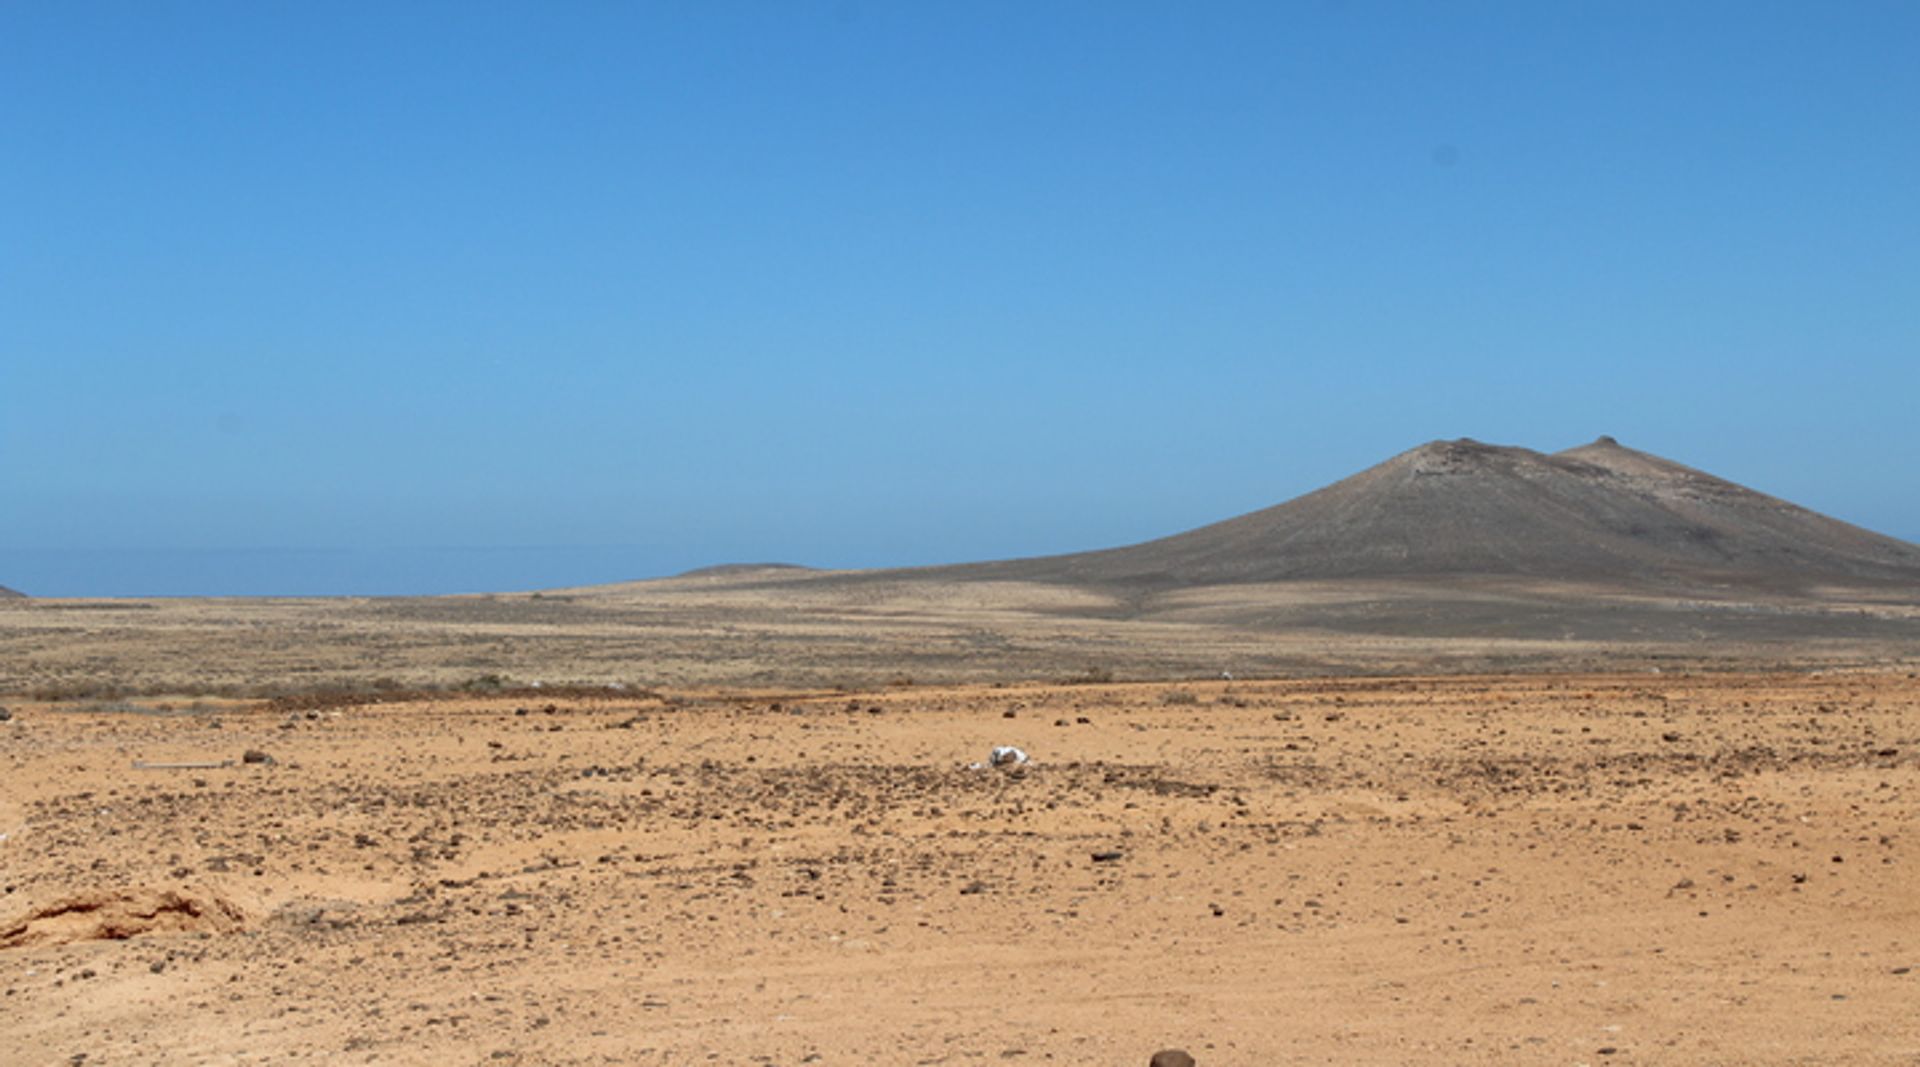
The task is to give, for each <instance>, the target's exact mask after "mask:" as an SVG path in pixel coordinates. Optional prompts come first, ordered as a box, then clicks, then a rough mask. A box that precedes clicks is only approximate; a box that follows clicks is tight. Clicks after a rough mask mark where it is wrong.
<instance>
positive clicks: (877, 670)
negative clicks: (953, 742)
mask: <svg viewBox="0 0 1920 1067" xmlns="http://www.w3.org/2000/svg"><path fill="white" fill-rule="evenodd" d="M1866 665H1878V666H1888V665H1896V666H1902V667H1920V587H1911V586H1887V587H1884V588H1880V589H1840V588H1825V589H1818V590H1814V591H1811V592H1807V593H1801V594H1793V595H1789V594H1781V593H1767V592H1751V591H1748V592H1741V591H1729V590H1721V591H1719V592H1715V593H1710V594H1709V593H1701V592H1686V593H1657V592H1649V591H1646V590H1641V589H1627V588H1618V587H1610V586H1603V585H1592V584H1589V585H1581V584H1578V583H1568V582H1545V581H1538V580H1531V579H1515V578H1505V579H1485V578H1482V579H1462V580H1456V581H1436V580H1425V581H1418V582H1416V581H1399V580H1368V581H1359V580H1346V581H1340V582H1298V581H1297V582H1284V583H1267V584H1251V585H1230V586H1214V587H1205V588H1195V589H1176V590H1166V591H1161V592H1157V593H1150V592H1143V591H1139V590H1127V589H1113V588H1103V587H1085V586H1081V587H1075V586H1065V585H1055V584H1048V583H1044V582H1024V581H942V580H933V579H930V578H925V577H916V576H913V575H911V574H906V573H870V572H868V573H863V572H843V573H832V572H814V571H798V572H791V573H790V572H784V571H760V572H755V571H746V572H734V573H725V574H719V575H711V576H701V577H688V578H681V579H674V580H667V581H652V582H638V583H633V584H630V585H624V586H603V587H595V588H587V589H577V590H558V591H551V592H546V593H517V594H490V595H476V596H465V597H410V598H409V597H393V598H362V597H330V598H314V599H304V600H303V599H278V600H276V599H259V598H253V599H249V598H234V599H178V600H170V599H145V600H141V599H121V600H38V599H36V600H0V695H4V694H8V693H13V694H39V695H43V696H68V697H112V696H115V695H118V694H121V693H136V694H157V695H174V696H193V695H208V694H212V695H248V696H258V695H275V694H281V693H290V692H307V691H314V690H329V689H350V690H369V689H372V688H375V687H389V688H418V687H459V686H471V685H473V684H475V683H484V684H492V683H494V682H496V681H498V680H501V679H505V680H507V681H510V682H520V683H528V682H534V681H539V682H543V683H545V684H549V685H552V684H566V683H574V682H585V683H591V684H596V685H604V684H608V683H622V684H627V685H639V686H658V685H670V686H701V687H712V686H763V687H764V686H787V685H816V686H847V687H853V688H858V687H868V686H877V685H885V684H887V683H889V682H893V681H898V680H900V679H903V678H906V679H911V680H913V681H915V682H919V683H922V684H926V683H951V682H1004V681H1016V680H1026V681H1064V680H1079V679H1087V678H1107V679H1115V680H1122V681H1124V680H1160V679H1167V678H1180V677H1205V678H1210V677H1218V676H1219V675H1220V673H1221V672H1222V671H1230V672H1232V673H1234V674H1236V675H1241V676H1248V675H1265V676H1273V675H1283V674H1315V675H1324V674H1381V673H1421V672H1450V673H1451V672H1473V671H1479V672H1496V671H1513V670H1528V671H1538V670H1575V671H1585V670H1644V669H1648V668H1653V667H1662V668H1667V669H1672V668H1675V667H1704V668H1710V669H1726V668H1742V669H1754V668H1760V669H1769V668H1785V667H1791V668H1796V669H1806V668H1823V667H1858V666H1866ZM3 698H4V697H3V696H0V699H3Z"/></svg>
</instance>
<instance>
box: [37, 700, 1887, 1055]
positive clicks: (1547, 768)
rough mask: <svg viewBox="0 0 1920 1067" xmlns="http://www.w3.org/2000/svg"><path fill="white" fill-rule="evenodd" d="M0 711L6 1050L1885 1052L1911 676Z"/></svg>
mask: <svg viewBox="0 0 1920 1067" xmlns="http://www.w3.org/2000/svg"><path fill="white" fill-rule="evenodd" d="M8 703H9V704H10V705H11V707H12V711H13V716H12V718H11V720H10V721H7V722H4V723H0V834H4V840H0V882H3V883H4V885H3V886H0V889H3V890H4V894H3V895H0V1034H4V1038H3V1039H0V1061H4V1062H6V1063H9V1064H12V1063H19V1064H68V1063H85V1064H116V1063H142V1064H144V1063H180V1064H187V1063H191V1064H225V1063H289V1062H313V1063H349V1064H351V1063H423V1064H424V1063H432V1064H448V1063H505V1064H615V1063H727V1064H734V1063H740V1064H764V1065H775V1064H777V1065H787V1067H791V1065H799V1064H808V1063H819V1064H850V1063H861V1064H968V1063H1001V1064H1004V1063H1012V1064H1019V1063H1040V1062H1047V1063H1059V1064H1074V1065H1083V1064H1087V1065H1091V1064H1113V1065H1126V1064H1131V1065H1140V1064H1145V1063H1146V1062H1147V1059H1148V1057H1149V1056H1150V1055H1151V1054H1152V1053H1153V1052H1154V1051H1155V1050H1156V1049H1159V1048H1164V1047H1169V1046H1180V1047H1184V1048H1186V1049H1188V1050H1189V1051H1190V1052H1192V1053H1193V1054H1194V1056H1195V1057H1196V1059H1197V1060H1198V1062H1199V1063H1200V1065H1201V1067H1228V1065H1274V1064H1290V1063H1338V1064H1351V1063H1393V1064H1481V1063H1486V1064H1493V1063H1499V1064H1507V1063H1559V1064H1581V1063H1585V1064H1613V1063H1666V1064H1674V1063H1686V1064H1834V1063H1851V1064H1904V1065H1911V1064H1914V1063H1916V1062H1920V1012H1916V1011H1915V1006H1916V1005H1920V878H1917V877H1916V867H1917V865H1920V823H1916V816H1920V682H1916V681H1915V679H1914V676H1913V675H1912V674H1910V673H1906V672H1904V671H1903V672H1891V673H1877V674H1876V673H1828V674H1824V675H1786V674H1778V675H1756V674H1740V675H1732V674H1727V675H1693V676H1677V675H1673V674H1651V673H1639V674H1631V675H1627V674H1613V675H1543V676H1531V677H1514V676H1481V677H1448V678H1382V679H1366V678H1352V679H1338V680H1330V679H1322V680H1295V681H1244V680H1243V681H1213V682H1205V683H1184V684H1178V685H1171V684H1131V685H1086V686H1061V685H1017V686H1006V687H993V686H976V687H953V688H930V687H926V686H898V687H893V688H883V689H875V690H871V691H864V692H844V691H842V692H836V691H830V690H817V691H805V692H802V691H789V692H780V693H775V692H757V693H755V692H743V691H732V692H721V691H715V690H691V689H689V690H681V691H674V692H668V693H651V692H641V691H637V690H626V691H606V692H604V693H589V692H586V691H570V692H567V693H566V694H565V695H563V696H555V695H541V694H540V693H537V692H531V691H529V692H520V693H506V694H500V695H496V696H489V697H485V698H478V697H454V696H446V697H440V698H434V699H415V700H412V701H409V702H395V703H384V704H356V703H328V702H325V701H309V702H307V704H306V705H305V706H303V705H301V704H300V703H299V702H297V701H286V702H282V703H280V704H278V705H267V704H252V703H240V702H231V703H222V702H209V701H201V702H198V703H197V704H195V705H192V706H191V708H189V707H188V706H185V705H181V706H173V707H168V706H166V704H165V702H164V701H157V700H154V699H148V700H146V701H144V702H139V703H133V704H124V705H97V704H80V703H76V702H52V703H47V702H32V701H29V702H20V701H9V702H8ZM997 744H1006V745H1017V746H1019V747H1021V748H1023V749H1024V750H1025V751H1026V752H1028V753H1030V754H1031V756H1032V762H1031V763H1030V764H1028V765H1026V766H1024V767H1018V768H1014V769H995V768H979V767H973V766H970V765H971V764H975V763H977V762H980V761H984V760H985V759H986V758H987V754H988V750H989V748H990V747H991V746H993V745H997ZM250 750H252V751H254V752H255V753H257V754H260V755H264V756H265V757H267V758H268V759H267V760H266V761H258V762H246V761H245V760H244V756H245V755H246V754H247V753H248V752H249V751H250ZM201 764H212V766H196V765H201ZM180 765H188V766H180Z"/></svg>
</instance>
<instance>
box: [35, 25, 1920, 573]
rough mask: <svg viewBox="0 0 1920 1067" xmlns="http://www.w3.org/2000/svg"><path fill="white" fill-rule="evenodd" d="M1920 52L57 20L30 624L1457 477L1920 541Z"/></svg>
mask: <svg viewBox="0 0 1920 1067" xmlns="http://www.w3.org/2000/svg"><path fill="white" fill-rule="evenodd" d="M1916 39H1920V8H1916V7H1914V6H1913V5H1907V4H1897V3H1878V2H1859V3H1847V4H1838V5H1817V6H1816V5H1797V4H1776V3H1758V4H1751V3H1749V4H1732V3H1711V2H1709V3H1700V4H1687V5H1671V4H1656V3H1625V4H1615V5H1605V6H1580V5H1537V4H1522V3H1492V4H1484V5H1472V6H1465V5H1458V6H1433V5H1416V4H1394V3H1371V2H1364V0H1355V2H1351V3H1329V4H1318V3H1316V4H1305V3H1303V4H1298V5H1288V4H1268V3H1236V2H1222V3H1217V4H1207V5H1201V6H1197V7H1196V6H1191V5H1167V4H1151V3H1115V4H1099V5H1089V4H1080V3H1067V2H1060V3H1040V4H1033V3H1018V4H1015V3H993V2H988V3H979V4H966V5H958V4H952V5H943V4H918V5H891V6H890V5H875V4H866V5H862V4H858V3H843V2H840V0H825V2H822V3H818V4H811V5H809V4H799V3H796V4H759V3H747V2H737V3H736V2H724V0H722V2H716V3H711V4H696V5H649V4H632V5H565V6H558V7H553V6H525V5H488V4H480V5H473V4H455V3H450V2H433V0H428V2H422V3H416V4H407V5H398V6H395V5H373V4H359V3H346V4H337V5H327V6H312V7H297V6H282V5H257V4H244V3H231V2H220V0H208V2H205V3H195V4H180V5H173V4H164V3H162V4H137V5H136V4H119V3H92V2H85V0H76V2H73V3H60V4H44V3H43V4H32V3H21V4H10V5H5V6H4V7H0V93H4V94H5V96H6V98H7V99H8V101H9V104H10V106H9V107H8V108H7V109H5V114H4V115H3V116H0V136H4V138H5V143H6V144H7V145H8V149H9V151H8V163H7V165H6V167H5V168H4V169H3V171H4V172H3V173H0V188H4V190H5V191H6V194H7V195H6V196H5V197H0V234H4V235H5V239H4V240H0V323H4V324H5V325H4V329H3V330H0V517H3V521H0V585H6V586H9V587H14V588H18V589H20V590H22V591H25V592H29V593H39V594H47V595H60V594H83V593H84V594H104V593H126V594H132V595H152V594H155V593H178V594H187V593H196V592H198V593H211V592H238V591H252V592H286V591H294V590H300V591H315V592H325V591H331V592H359V591H381V592H393V593H407V592H445V591H453V590H456V589H458V590H466V591H471V590H475V589H503V588H515V587H520V588H535V587H541V586H549V585H564V584H577V583H585V582H591V581H601V580H617V579H621V578H633V577H647V576H655V575H658V574H664V573H673V572H675V571H678V570H683V569H686V568H688V567H694V566H702V565H708V564H715V563H723V562H729V561H734V560H763V559H773V560H785V561H791V562H796V563H804V564H814V565H824V566H880V565H898V564H910V563H946V562H953V561H959V560H978V559H994V558H1004V557H1008V556H1022V555H1035V554H1045V553H1055V552H1067V551H1075V550H1080V549H1087V548H1093V547H1103V546H1111V545H1119V544H1126V543H1131V542H1135V541H1139V540H1143V539H1147V538H1152V537H1157V536H1162V535H1166V534H1171V533H1176V532H1179V531H1181V530H1185V529H1190V528H1192V527H1194V526H1198V525H1203V524H1205V523H1208V522H1213V521H1216V520H1219V519H1224V518H1228V517H1230V516H1233V515H1236V514H1241V513H1244V512H1247V511H1253V510H1257V509H1259V508H1263V507H1267V506H1270V505H1273V504H1277V503H1280V502H1282V501H1284V500H1287V499H1289V498H1291V497H1294V496H1297V495H1299V494H1301V493H1304V492H1308V491H1310V490H1313V489H1316V488H1319V487H1320V486H1323V485H1326V484H1329V483H1331V482H1334V481H1337V480H1339V479H1340V478H1343V477H1346V476H1347V475H1349V474H1352V473H1354V472H1356V471H1358V470H1360V469H1363V468H1365V467H1367V466H1369V465H1371V464H1374V463H1377V462H1379V461H1381V460H1383V459H1385V458H1387V457H1388V456H1390V455H1392V454H1394V453H1397V452H1399V451H1402V450H1404V449H1406V448H1409V447H1412V446H1414V445H1417V444H1419V443H1421V442H1423V441H1426V440H1430V439H1435V438H1451V437H1458V436H1462V435H1468V436H1473V437H1476V438H1480V439H1482V440H1487V441H1492V442H1497V443H1503V444H1518V445H1524V446H1527V447H1531V448H1537V449H1541V450H1545V451H1551V450H1556V449H1560V448H1566V447H1570V446H1573V445H1577V444H1581V443H1584V442H1585V441H1588V440H1591V439H1592V438H1593V437H1595V436H1597V435H1600V434H1611V435H1613V436H1616V437H1618V438H1619V439H1620V440H1621V441H1622V442H1624V443H1626V444H1628V445H1629V446H1632V447H1634V448H1639V449H1643V450H1646V451H1650V452H1654V453H1658V454H1660V455H1664V456H1667V457H1669V458H1672V459H1675V460H1677V461H1679V462H1682V463H1685V464H1688V465H1690V466H1694V467H1698V468H1700V469H1702V470H1706V471H1709V472H1711V473H1713V474H1716V475H1719V476H1721V477H1724V478H1727V479H1729V480H1732V481H1735V482H1739V483H1741V484H1743V485H1747V486H1750V487H1752V488H1755V489H1758V490H1760V491H1762V492H1765V493H1768V494H1771V495H1774V496H1778V497H1781V498H1784V499H1787V500H1790V501H1793V502H1795V503H1798V504H1801V505H1803V506H1806V507H1809V508H1812V509H1814V510H1817V511H1821V512H1823V513H1826V514H1829V515H1832V516H1834V517H1837V518H1841V519H1844V520H1846V521H1848V522H1851V523H1854V524H1857V525H1860V526H1863V527H1866V528H1868V529H1871V530H1875V531H1878V532H1881V533H1885V534H1888V535H1891V536H1894V537H1900V538H1904V539H1908V540H1913V539H1916V538H1920V493H1916V492H1915V491H1914V490H1913V488H1912V486H1911V484H1910V483H1911V479H1907V478H1904V477H1903V476H1902V473H1901V467H1902V465H1903V461H1905V460H1908V459H1910V458H1912V457H1914V456H1920V420H1915V419H1914V418H1913V417H1912V414H1911V411H1910V408H1911V406H1912V398H1913V397H1914V396H1920V291H1916V289H1915V282H1914V279H1916V278H1920V198H1916V197H1914V196H1913V195H1912V190H1913V189H1915V188H1920V123H1915V122H1913V121H1912V115H1913V113H1914V112H1915V110H1916V109H1920V65H1916V64H1914V63H1913V62H1912V57H1911V55H1910V54H1909V53H1910V51H1911V49H1910V47H1909V45H1910V42H1912V41H1914V40H1916ZM434 545H441V546H471V547H467V548H461V549H458V550H436V551H428V550H423V549H421V548H418V547H408V546H434ZM270 546H316V547H313V548H304V549H298V550H289V549H274V548H271V547H270ZM515 546H521V547H515ZM534 546H549V547H546V548H540V547H534ZM609 546H612V547H609ZM276 552H278V553H280V554H279V555H275V554H274V553H276Z"/></svg>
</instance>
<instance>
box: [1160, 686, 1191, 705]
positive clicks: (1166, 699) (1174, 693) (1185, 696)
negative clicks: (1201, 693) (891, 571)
mask: <svg viewBox="0 0 1920 1067" xmlns="http://www.w3.org/2000/svg"><path fill="white" fill-rule="evenodd" d="M1160 703H1162V704H1176V705H1180V706H1182V707H1185V706H1186V705H1188V704H1198V703H1200V698H1199V697H1197V696H1194V695H1193V694H1192V693H1191V692H1189V691H1188V690H1185V689H1169V690H1167V691H1166V692H1164V693H1162V694H1160Z"/></svg>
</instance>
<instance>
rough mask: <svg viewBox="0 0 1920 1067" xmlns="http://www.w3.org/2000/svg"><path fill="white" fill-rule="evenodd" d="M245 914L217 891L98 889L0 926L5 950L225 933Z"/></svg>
mask: <svg viewBox="0 0 1920 1067" xmlns="http://www.w3.org/2000/svg"><path fill="white" fill-rule="evenodd" d="M244 919H245V916H244V915H243V914H242V913H241V911H240V909H239V908H236V907H234V906H233V905H232V904H230V903H228V902H227V901H225V900H222V899H221V898H219V897H217V896H214V895H212V894H207V893H201V894H192V893H184V892H180V891H177V890H172V889H158V890H156V889H95V890H89V891H87V892H84V893H76V894H74V895H73V896H70V897H67V898H65V899H63V900H58V901H55V902H54V903H52V904H49V905H47V906H45V907H42V908H36V909H34V910H33V911H30V912H28V913H27V914H26V915H23V916H21V917H19V918H17V919H14V920H12V921H10V922H8V923H7V924H6V925H4V926H0V948H19V947H21V946H23V945H41V944H68V943H70V942H74V941H124V940H126V939H127V938H130V937H139V936H141V935H143V934H185V933H198V932H202V931H205V932H208V933H225V932H228V931H231V930H236V929H238V928H239V927H240V924H241V922H242V921H243V920H244Z"/></svg>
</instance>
